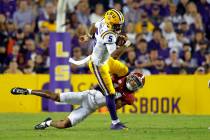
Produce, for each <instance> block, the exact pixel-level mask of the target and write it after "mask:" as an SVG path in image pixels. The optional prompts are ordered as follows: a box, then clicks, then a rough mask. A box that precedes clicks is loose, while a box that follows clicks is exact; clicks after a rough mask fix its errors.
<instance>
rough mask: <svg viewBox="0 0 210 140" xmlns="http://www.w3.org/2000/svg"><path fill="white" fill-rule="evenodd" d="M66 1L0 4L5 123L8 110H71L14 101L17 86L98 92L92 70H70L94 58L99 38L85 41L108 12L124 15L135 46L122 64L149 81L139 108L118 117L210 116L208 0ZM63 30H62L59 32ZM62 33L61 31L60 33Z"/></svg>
mask: <svg viewBox="0 0 210 140" xmlns="http://www.w3.org/2000/svg"><path fill="white" fill-rule="evenodd" d="M65 2H66V3H65V6H67V7H66V9H65V8H62V9H58V10H57V6H58V0H34V1H30V0H1V1H0V91H1V92H0V97H1V98H0V106H1V107H0V112H2V113H1V116H2V118H4V115H5V119H6V118H7V116H8V115H7V114H4V113H5V112H30V113H31V112H36V113H40V112H42V111H49V112H51V111H53V112H54V111H56V112H57V111H67V112H68V111H70V110H71V109H72V106H70V105H66V104H57V103H54V102H50V101H48V100H46V99H40V98H39V97H32V96H27V97H26V96H12V95H10V94H9V92H10V89H11V88H12V87H16V86H21V87H27V88H31V89H50V90H55V91H69V90H73V91H82V90H86V89H89V88H91V87H92V86H93V85H94V84H95V83H96V79H94V77H93V75H91V74H90V71H89V69H88V67H87V65H82V66H75V65H71V66H70V64H69V63H68V58H69V57H70V56H71V57H73V58H74V59H75V60H80V59H83V58H85V57H86V56H88V55H89V54H90V53H91V51H92V47H93V40H90V41H88V42H85V43H84V42H80V41H79V39H78V38H79V36H81V35H85V34H86V33H87V32H88V28H89V27H90V25H91V24H92V23H95V22H96V21H97V20H100V19H102V18H103V14H104V12H105V11H106V10H107V9H109V8H115V9H117V10H121V11H122V12H123V14H124V16H125V26H124V32H126V34H127V36H128V38H129V39H130V40H131V42H132V44H133V45H132V46H133V47H130V48H128V49H127V50H126V53H125V54H124V55H122V56H121V58H120V60H121V61H122V62H124V63H125V64H126V65H127V66H128V67H129V70H130V71H140V72H143V73H144V74H145V75H146V84H145V87H144V88H143V89H142V90H140V91H139V92H138V93H137V94H136V102H135V104H134V105H133V106H126V107H123V108H122V109H121V110H119V112H124V113H136V114H137V115H136V116H135V117H141V116H140V114H180V115H210V89H209V88H208V81H209V80H210V45H209V39H210V1H209V0H68V1H65ZM63 6H64V5H63ZM59 10H61V11H59ZM59 12H60V14H59ZM63 12H64V13H65V14H64V13H63ZM56 14H58V17H57V19H58V18H59V20H57V22H56ZM63 19H65V20H63ZM56 24H57V25H58V24H59V25H60V27H59V28H61V29H57V30H56ZM58 30H59V31H61V32H60V33H55V32H56V31H58ZM64 30H65V33H64V32H63V31H64ZM104 110H105V109H101V110H99V112H104ZM3 112H4V113H3ZM40 114H41V113H40ZM26 116H27V115H26ZM168 117H169V118H170V116H168ZM2 118H1V119H2ZM163 118H164V117H163ZM195 118H196V117H195ZM178 120H179V119H178ZM205 120H207V119H205ZM209 120H210V117H209ZM128 121H130V120H128ZM2 122H3V120H2ZM141 122H142V123H143V121H141ZM195 122H196V121H195ZM197 123H199V121H197ZM157 125H158V124H157ZM209 125H210V122H209ZM198 126H200V125H199V124H198ZM202 126H203V125H202ZM183 127H184V126H183ZM189 127H190V126H189ZM1 129H3V128H1ZM136 131H137V130H136Z"/></svg>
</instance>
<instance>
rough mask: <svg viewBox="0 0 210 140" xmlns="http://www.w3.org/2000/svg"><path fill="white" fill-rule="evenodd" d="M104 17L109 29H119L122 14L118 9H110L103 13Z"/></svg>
mask: <svg viewBox="0 0 210 140" xmlns="http://www.w3.org/2000/svg"><path fill="white" fill-rule="evenodd" d="M104 19H105V23H106V25H107V27H108V28H109V29H110V30H112V31H117V32H119V31H121V29H122V25H123V23H124V16H123V14H122V13H121V12H120V11H118V10H115V9H110V10H108V11H107V12H106V13H105V16H104Z"/></svg>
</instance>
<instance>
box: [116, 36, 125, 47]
mask: <svg viewBox="0 0 210 140" xmlns="http://www.w3.org/2000/svg"><path fill="white" fill-rule="evenodd" d="M127 40H128V37H127V36H126V35H121V34H120V35H119V36H118V37H117V41H116V45H117V46H120V47H121V46H124V45H125V43H126V41H127Z"/></svg>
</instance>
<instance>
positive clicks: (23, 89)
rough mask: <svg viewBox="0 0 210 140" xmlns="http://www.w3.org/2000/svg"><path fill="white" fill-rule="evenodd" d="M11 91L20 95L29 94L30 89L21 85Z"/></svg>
mask: <svg viewBox="0 0 210 140" xmlns="http://www.w3.org/2000/svg"><path fill="white" fill-rule="evenodd" d="M10 92H11V93H12V94H13V95H19V94H23V95H27V94H29V91H28V89H26V88H19V87H16V88H12V89H11V91H10Z"/></svg>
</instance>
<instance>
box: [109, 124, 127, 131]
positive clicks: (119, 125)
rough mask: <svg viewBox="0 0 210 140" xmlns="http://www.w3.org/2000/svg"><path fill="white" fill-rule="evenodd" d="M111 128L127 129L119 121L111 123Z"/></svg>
mask: <svg viewBox="0 0 210 140" xmlns="http://www.w3.org/2000/svg"><path fill="white" fill-rule="evenodd" d="M110 128H111V130H128V127H127V126H125V125H124V124H123V123H121V122H119V123H117V124H111V127H110Z"/></svg>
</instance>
